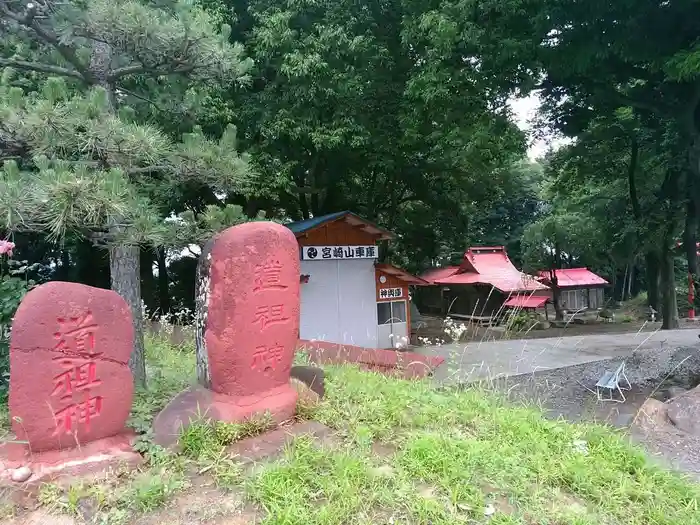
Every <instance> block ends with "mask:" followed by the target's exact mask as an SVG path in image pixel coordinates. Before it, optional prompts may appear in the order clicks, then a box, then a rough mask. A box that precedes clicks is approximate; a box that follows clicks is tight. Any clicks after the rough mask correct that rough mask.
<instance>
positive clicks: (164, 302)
mask: <svg viewBox="0 0 700 525" xmlns="http://www.w3.org/2000/svg"><path fill="white" fill-rule="evenodd" d="M157 256H158V304H159V306H160V314H161V315H168V314H169V313H170V277H169V276H168V265H167V261H166V260H165V248H158V253H157Z"/></svg>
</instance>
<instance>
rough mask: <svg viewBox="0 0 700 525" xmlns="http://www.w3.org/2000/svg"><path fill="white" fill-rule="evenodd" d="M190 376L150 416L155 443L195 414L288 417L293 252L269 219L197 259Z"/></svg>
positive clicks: (213, 244) (168, 440) (225, 237)
mask: <svg viewBox="0 0 700 525" xmlns="http://www.w3.org/2000/svg"><path fill="white" fill-rule="evenodd" d="M197 273H198V284H197V297H196V300H197V319H196V328H197V334H196V341H197V375H198V381H199V386H198V387H194V388H190V389H188V390H185V391H184V392H182V393H181V394H180V395H178V396H177V397H176V398H175V399H173V400H172V401H171V402H170V404H168V406H166V407H165V409H163V411H162V412H161V413H160V414H159V415H158V416H157V418H156V420H155V423H154V428H155V436H156V441H157V442H158V443H160V444H162V445H169V444H172V443H173V442H174V441H175V440H176V439H177V436H178V434H179V432H180V431H181V429H182V427H183V426H186V425H187V424H189V422H190V421H192V420H193V419H194V418H196V417H201V416H202V415H204V417H206V418H210V419H214V420H221V421H243V420H245V419H247V418H250V417H253V416H256V415H262V414H264V413H269V414H270V415H271V416H272V417H273V419H274V420H276V421H283V420H286V419H289V418H291V417H292V416H293V415H294V411H295V408H296V400H297V394H296V391H295V390H294V389H293V388H292V387H291V386H290V372H291V367H292V361H293V359H294V352H295V349H296V345H297V341H298V336H299V304H300V303H299V275H300V270H299V247H298V244H297V241H296V238H295V237H294V234H293V233H292V232H291V231H290V230H289V229H288V228H286V227H284V226H281V225H279V224H276V223H272V222H251V223H246V224H242V225H239V226H234V227H232V228H229V229H227V230H225V231H223V232H222V233H220V234H219V235H217V236H216V237H215V238H214V239H213V240H212V241H210V242H209V243H208V244H207V246H206V247H205V249H204V250H203V253H202V255H201V257H200V262H199V267H198V272H197Z"/></svg>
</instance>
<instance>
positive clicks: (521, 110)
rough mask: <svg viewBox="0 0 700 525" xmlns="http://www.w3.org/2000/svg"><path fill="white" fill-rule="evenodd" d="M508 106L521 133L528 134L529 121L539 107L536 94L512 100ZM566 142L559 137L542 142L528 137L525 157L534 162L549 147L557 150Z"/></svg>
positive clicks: (529, 128) (551, 137) (530, 126)
mask: <svg viewBox="0 0 700 525" xmlns="http://www.w3.org/2000/svg"><path fill="white" fill-rule="evenodd" d="M509 104H510V107H511V109H512V110H513V112H514V113H515V117H516V121H517V124H518V127H520V129H522V130H523V131H526V132H530V131H531V130H532V125H531V123H530V121H531V120H532V119H533V118H534V117H535V115H536V114H537V110H538V109H539V107H540V100H539V97H538V96H537V94H536V93H533V94H531V95H530V96H528V97H525V98H516V99H512V100H511V101H510V103H509ZM566 142H568V140H566V139H563V138H561V137H553V136H549V137H547V138H545V139H543V140H532V137H530V138H529V144H530V147H529V148H528V151H527V155H528V157H530V159H532V160H535V159H537V158H538V157H542V156H543V155H544V154H545V153H547V150H548V149H549V147H550V146H552V147H554V148H557V147H560V146H562V145H563V144H566Z"/></svg>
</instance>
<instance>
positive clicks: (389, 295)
mask: <svg viewBox="0 0 700 525" xmlns="http://www.w3.org/2000/svg"><path fill="white" fill-rule="evenodd" d="M402 296H403V288H380V289H379V298H380V299H400V298H401V297H402Z"/></svg>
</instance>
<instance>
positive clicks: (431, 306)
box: [419, 246, 551, 321]
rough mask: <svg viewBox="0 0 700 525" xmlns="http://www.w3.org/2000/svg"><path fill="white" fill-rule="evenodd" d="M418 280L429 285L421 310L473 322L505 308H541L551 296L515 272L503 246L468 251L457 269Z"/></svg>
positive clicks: (432, 272)
mask: <svg viewBox="0 0 700 525" xmlns="http://www.w3.org/2000/svg"><path fill="white" fill-rule="evenodd" d="M421 277H422V278H423V279H425V280H426V281H428V282H429V283H430V284H431V285H432V286H430V287H428V288H424V289H421V290H420V296H421V303H420V304H419V306H420V307H421V308H422V309H424V310H425V311H432V312H435V313H440V314H443V315H447V314H449V315H452V316H455V317H460V318H466V319H471V320H475V321H490V320H491V319H493V318H494V317H495V316H496V315H498V314H499V312H502V311H503V308H504V307H505V306H514V307H530V308H536V307H540V306H542V305H544V304H545V303H546V302H547V300H548V299H549V297H550V296H551V294H550V290H549V288H548V287H547V286H545V285H543V284H542V283H540V282H539V281H538V280H537V278H535V277H534V276H531V275H527V274H524V273H522V272H520V271H519V270H518V269H516V268H515V266H514V265H513V263H512V262H511V261H510V259H509V258H508V254H507V253H506V250H505V248H504V247H503V246H485V247H471V248H469V249H468V250H467V251H466V252H465V253H464V257H463V259H462V264H460V265H459V266H448V267H444V268H434V269H432V270H429V271H427V272H426V273H424V274H423V275H421ZM535 303H536V304H535Z"/></svg>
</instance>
